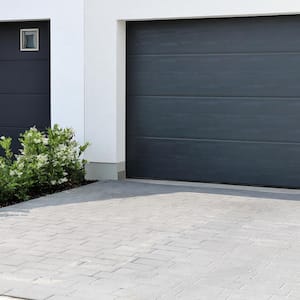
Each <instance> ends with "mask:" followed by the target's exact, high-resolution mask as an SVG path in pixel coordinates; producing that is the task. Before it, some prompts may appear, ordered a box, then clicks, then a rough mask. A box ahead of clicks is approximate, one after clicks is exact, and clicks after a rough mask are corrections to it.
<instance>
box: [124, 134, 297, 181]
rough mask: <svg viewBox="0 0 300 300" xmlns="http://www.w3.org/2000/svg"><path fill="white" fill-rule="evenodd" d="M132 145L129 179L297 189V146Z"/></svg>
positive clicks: (183, 142)
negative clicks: (262, 183)
mask: <svg viewBox="0 0 300 300" xmlns="http://www.w3.org/2000/svg"><path fill="white" fill-rule="evenodd" d="M132 143H133V144H132V145H131V146H132V147H134V149H135V151H134V152H133V153H132V154H131V155H130V156H128V162H129V164H128V168H127V173H128V176H129V177H131V176H134V177H137V178H153V179H161V178H164V179H169V180H182V179H183V178H184V180H188V181H203V182H220V183H222V182H225V183H231V184H237V183H238V184H250V185H261V182H264V184H265V185H269V186H283V187H284V186H289V187H299V177H300V163H299V161H295V160H294V157H295V156H296V155H297V156H298V157H299V155H300V144H284V145H283V144H274V143H241V142H216V141H193V140H192V141H188V140H177V141H174V140H159V139H135V140H134V141H132ZM270 153H272V155H270ZM183 176H184V177H183Z"/></svg>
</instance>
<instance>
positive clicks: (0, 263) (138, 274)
mask: <svg viewBox="0 0 300 300" xmlns="http://www.w3.org/2000/svg"><path fill="white" fill-rule="evenodd" d="M298 199H300V192H299V191H282V190H278V191H277V190H276V191H275V190H262V191H259V190H258V191H247V190H242V189H235V190H234V189H232V190H230V189H220V188H205V187H187V186H171V185H157V184H147V183H139V182H130V181H124V182H100V183H95V184H92V185H89V186H84V187H82V188H79V189H75V190H72V191H67V192H63V193H60V194H57V195H52V196H48V197H44V198H40V199H36V200H32V201H29V202H25V203H22V204H19V205H15V206H11V207H7V208H4V209H1V210H0V237H1V239H0V294H1V295H5V296H6V297H7V296H13V297H23V298H28V299H34V300H46V299H47V300H48V299H49V300H67V299H72V300H91V299H93V300H102V299H103V300H110V299H115V300H121V299H132V300H143V299H145V300H146V299H147V300H148V299H149V300H153V299H170V300H171V299H172V300H174V299H187V300H193V299H195V300H196V299H197V300H202V299H205V300H218V299H222V300H248V299H249V300H250V299H255V300H279V299H280V300H284V299H289V300H296V299H300V255H299V253H300V202H299V201H297V200H298ZM6 297H3V299H8V298H6ZM0 299H1V297H0Z"/></svg>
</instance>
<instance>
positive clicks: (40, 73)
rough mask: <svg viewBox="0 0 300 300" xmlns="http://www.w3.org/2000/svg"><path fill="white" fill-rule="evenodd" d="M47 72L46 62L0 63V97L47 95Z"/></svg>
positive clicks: (47, 65) (47, 64)
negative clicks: (6, 95) (9, 95)
mask: <svg viewBox="0 0 300 300" xmlns="http://www.w3.org/2000/svg"><path fill="white" fill-rule="evenodd" d="M45 70H46V71H45ZM47 70H49V63H48V61H31V60H30V61H0V82H1V83H0V95H1V94H14V93H17V94H49V72H47Z"/></svg>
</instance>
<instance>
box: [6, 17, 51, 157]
mask: <svg viewBox="0 0 300 300" xmlns="http://www.w3.org/2000/svg"><path fill="white" fill-rule="evenodd" d="M25 28H39V40H40V45H39V46H40V47H39V51H28V52H27V51H20V29H25ZM0 45H1V50H0V104H1V109H0V135H5V136H10V137H12V138H13V141H14V142H13V149H14V151H16V150H17V149H18V148H19V146H20V145H19V143H18V137H19V134H20V133H22V132H24V131H25V130H26V129H28V128H30V127H32V126H36V127H37V128H38V129H45V128H46V127H49V126H50V55H49V54H50V22H48V21H37V22H8V23H0ZM0 154H1V153H0Z"/></svg>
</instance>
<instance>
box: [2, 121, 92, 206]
mask: <svg viewBox="0 0 300 300" xmlns="http://www.w3.org/2000/svg"><path fill="white" fill-rule="evenodd" d="M19 140H20V143H21V149H20V153H19V154H17V155H14V154H13V152H12V150H11V143H12V139H11V138H9V137H1V139H0V148H2V150H3V153H4V154H3V156H0V206H1V202H6V201H11V200H16V201H18V200H26V199H29V198H31V197H32V196H34V195H41V194H44V193H48V192H53V191H55V190H57V189H58V188H61V187H68V186H70V187H72V186H74V185H79V184H81V183H83V182H84V180H85V165H86V160H84V159H82V158H81V156H82V154H83V152H84V151H85V150H86V149H87V147H88V143H86V144H84V145H79V143H78V142H77V141H76V140H75V139H74V132H73V130H72V129H70V128H65V129H63V128H60V127H59V126H58V125H54V127H53V128H49V129H48V130H47V131H46V132H41V131H39V130H37V129H36V128H31V129H30V130H28V131H26V132H25V133H24V134H22V135H21V137H20V139H19Z"/></svg>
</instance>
